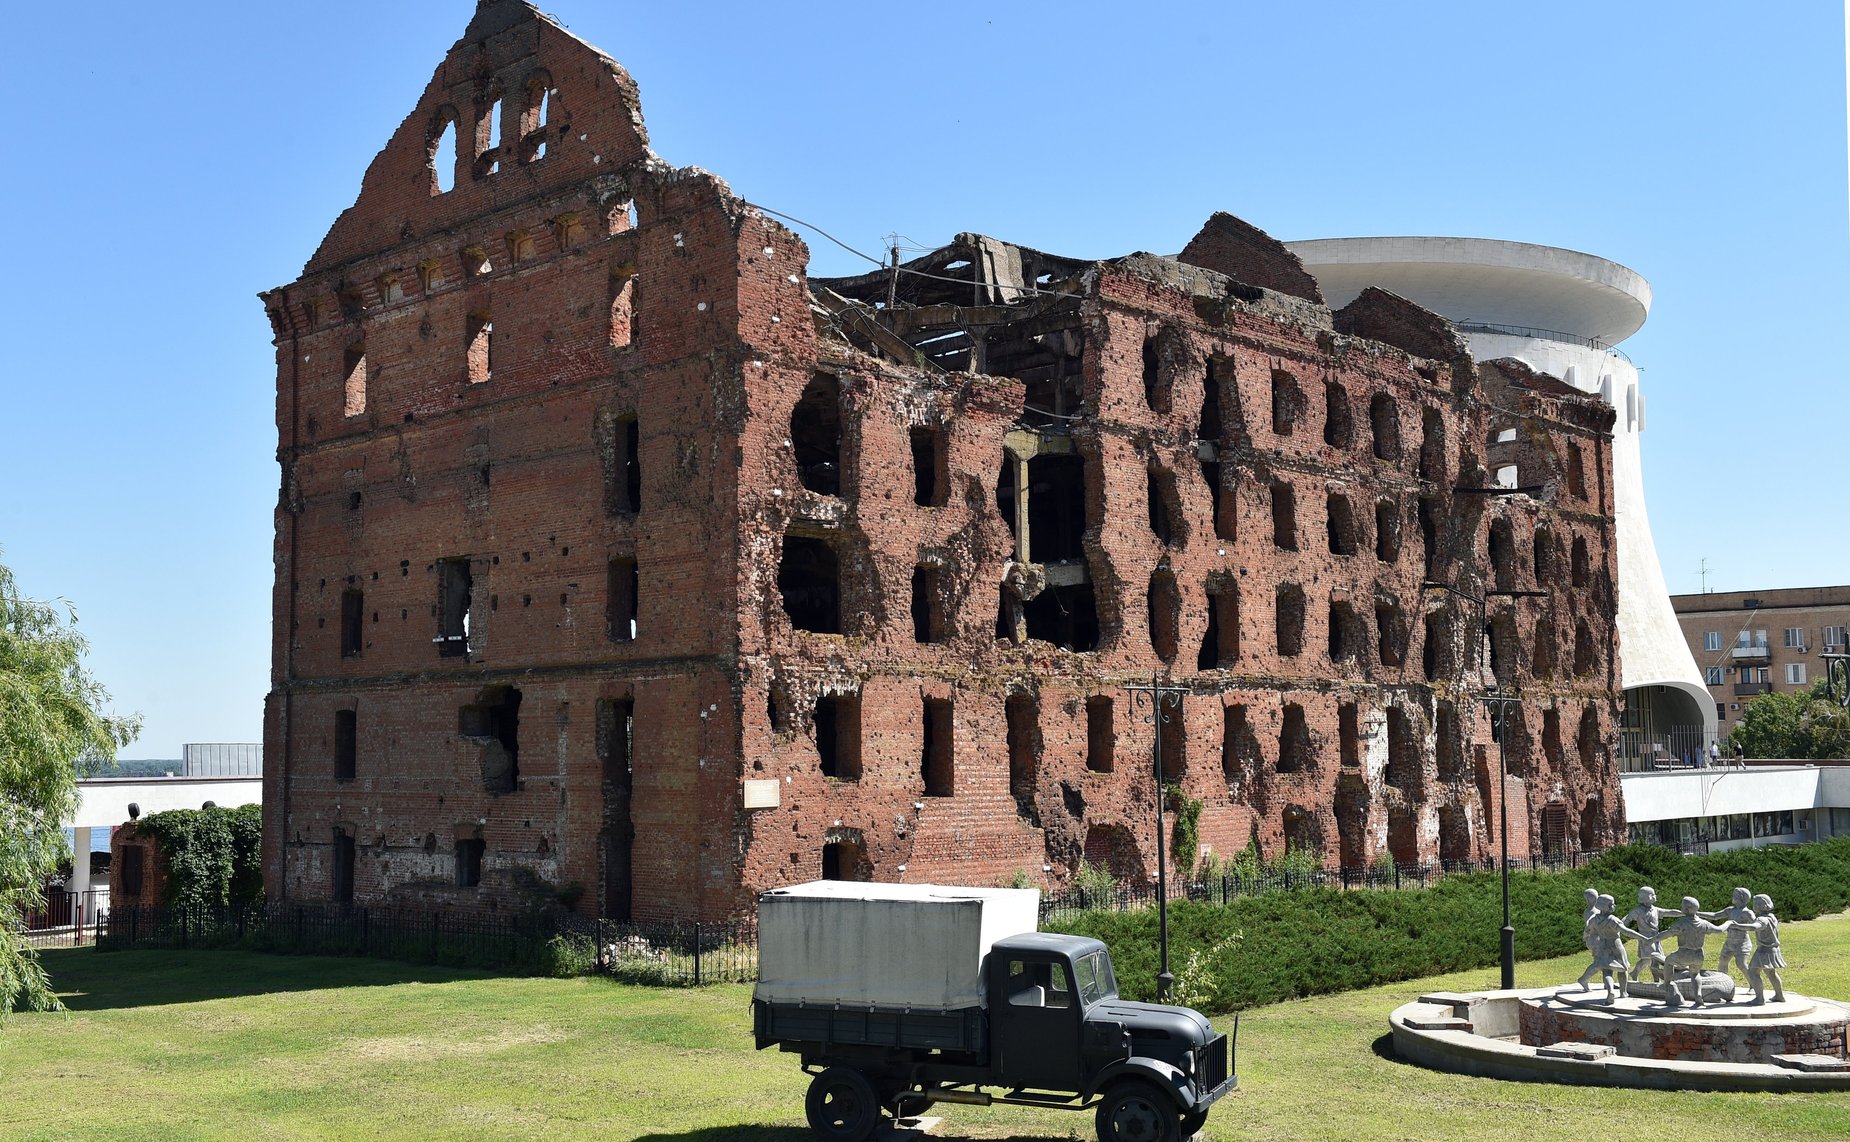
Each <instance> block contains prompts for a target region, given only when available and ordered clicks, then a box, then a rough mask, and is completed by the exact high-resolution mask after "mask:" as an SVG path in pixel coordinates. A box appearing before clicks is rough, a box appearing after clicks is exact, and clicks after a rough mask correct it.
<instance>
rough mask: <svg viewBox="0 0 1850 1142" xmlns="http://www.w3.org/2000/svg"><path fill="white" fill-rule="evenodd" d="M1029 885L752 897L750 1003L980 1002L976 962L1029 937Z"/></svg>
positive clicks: (835, 886) (1034, 901)
mask: <svg viewBox="0 0 1850 1142" xmlns="http://www.w3.org/2000/svg"><path fill="white" fill-rule="evenodd" d="M1040 898H1041V894H1040V893H1039V892H1038V891H1037V890H1035V889H1032V888H958V887H951V886H946V885H938V884H867V883H861V882H854V881H840V880H818V881H812V882H810V883H808V884H799V885H795V886H793V887H790V888H780V889H776V890H774V891H771V892H766V893H764V894H762V895H761V896H759V898H758V987H757V990H756V991H755V992H754V995H755V997H756V998H757V999H760V1000H763V1001H765V1002H767V1003H829V1004H838V1003H839V1004H848V1005H854V1006H862V1007H892V1008H905V1007H910V1008H924V1009H931V1010H948V1009H952V1008H960V1007H976V1006H979V1005H980V1004H981V1003H982V993H981V980H982V975H983V973H982V964H983V956H984V954H985V953H987V952H988V951H989V946H990V945H991V944H993V943H995V942H996V941H997V940H1001V939H1006V938H1007V937H1009V936H1013V935H1016V934H1018V933H1021V932H1032V931H1034V930H1035V927H1036V924H1037V923H1038V921H1039V910H1040Z"/></svg>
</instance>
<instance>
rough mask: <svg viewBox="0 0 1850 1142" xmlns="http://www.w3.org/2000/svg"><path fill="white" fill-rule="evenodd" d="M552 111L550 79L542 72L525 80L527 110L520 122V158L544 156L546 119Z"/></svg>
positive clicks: (530, 159)
mask: <svg viewBox="0 0 1850 1142" xmlns="http://www.w3.org/2000/svg"><path fill="white" fill-rule="evenodd" d="M551 112H552V81H551V80H550V79H549V78H547V76H545V75H544V74H539V75H535V76H533V77H531V78H530V79H528V80H527V110H526V114H525V116H523V118H522V122H521V125H520V126H521V160H522V161H523V162H529V163H535V162H538V161H540V160H541V159H543V158H545V157H546V120H547V118H548V116H549V115H550V114H551Z"/></svg>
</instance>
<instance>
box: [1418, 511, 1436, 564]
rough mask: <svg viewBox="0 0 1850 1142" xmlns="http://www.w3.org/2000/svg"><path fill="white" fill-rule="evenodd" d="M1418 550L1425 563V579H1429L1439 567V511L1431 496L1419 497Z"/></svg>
mask: <svg viewBox="0 0 1850 1142" xmlns="http://www.w3.org/2000/svg"><path fill="white" fill-rule="evenodd" d="M1420 549H1421V551H1422V552H1423V558H1424V559H1425V561H1426V577H1427V578H1428V579H1430V578H1432V575H1433V570H1434V569H1435V568H1436V567H1438V566H1439V509H1438V505H1437V503H1436V501H1435V500H1434V499H1433V497H1431V496H1421V497H1420Z"/></svg>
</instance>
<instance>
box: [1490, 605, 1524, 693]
mask: <svg viewBox="0 0 1850 1142" xmlns="http://www.w3.org/2000/svg"><path fill="white" fill-rule="evenodd" d="M1484 638H1485V640H1486V642H1487V644H1488V648H1489V652H1490V672H1491V674H1493V675H1495V676H1496V678H1497V680H1498V681H1499V682H1501V683H1503V684H1504V685H1505V686H1509V685H1512V684H1513V683H1514V682H1515V673H1516V658H1517V655H1516V645H1517V644H1516V620H1515V618H1514V617H1512V616H1510V615H1498V616H1497V617H1495V618H1493V619H1491V620H1490V622H1488V623H1486V624H1485V626H1484Z"/></svg>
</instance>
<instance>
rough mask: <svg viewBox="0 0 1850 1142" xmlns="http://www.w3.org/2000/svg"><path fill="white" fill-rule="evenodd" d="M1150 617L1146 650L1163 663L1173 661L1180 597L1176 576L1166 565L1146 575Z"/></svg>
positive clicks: (1178, 621) (1180, 603)
mask: <svg viewBox="0 0 1850 1142" xmlns="http://www.w3.org/2000/svg"><path fill="white" fill-rule="evenodd" d="M1147 604H1148V609H1149V617H1150V649H1151V650H1153V651H1155V652H1156V657H1158V658H1160V659H1162V660H1163V661H1164V662H1173V661H1175V656H1176V643H1177V639H1178V638H1179V637H1180V636H1179V634H1178V631H1177V627H1178V626H1179V625H1180V623H1181V617H1182V596H1181V592H1180V591H1178V590H1177V588H1176V577H1175V575H1173V574H1172V573H1170V571H1169V570H1168V569H1166V568H1161V569H1158V570H1157V571H1156V572H1155V573H1154V574H1152V575H1151V576H1150V591H1149V594H1148V596H1147Z"/></svg>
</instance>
